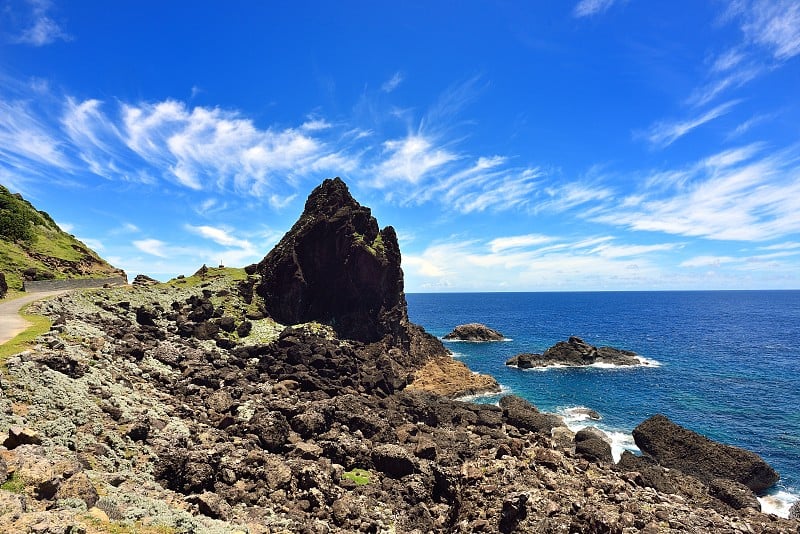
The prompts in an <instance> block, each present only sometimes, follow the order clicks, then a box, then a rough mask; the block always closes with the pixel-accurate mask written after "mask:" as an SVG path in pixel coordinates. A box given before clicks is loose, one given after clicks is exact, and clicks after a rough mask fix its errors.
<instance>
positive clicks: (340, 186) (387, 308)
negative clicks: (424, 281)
mask: <svg viewBox="0 0 800 534" xmlns="http://www.w3.org/2000/svg"><path fill="white" fill-rule="evenodd" d="M257 272H258V274H260V275H261V280H262V281H261V283H259V284H258V285H257V286H256V287H255V292H256V293H257V294H258V295H259V296H261V297H262V298H263V299H264V305H265V308H266V310H265V311H266V312H267V313H269V315H270V316H272V318H273V319H275V320H276V321H278V322H280V323H283V324H298V323H305V322H309V321H319V322H321V323H325V324H328V325H331V326H332V327H333V328H334V330H336V333H337V334H338V335H339V337H341V338H347V339H354V340H359V341H364V342H374V341H378V340H380V339H382V338H384V337H385V336H387V335H390V336H393V337H394V338H395V339H396V340H402V339H406V340H407V338H408V334H407V332H406V331H405V328H406V326H407V323H408V316H407V312H406V300H405V294H404V293H403V271H402V270H401V269H400V248H399V246H398V244H397V236H396V234H395V231H394V229H393V228H392V227H391V226H387V227H386V228H384V229H383V230H379V229H378V223H377V221H376V220H375V218H374V217H373V216H372V213H371V212H370V209H369V208H366V207H364V206H361V205H360V204H359V203H358V202H356V201H355V199H353V197H352V196H351V195H350V192H349V191H348V189H347V186H346V185H345V183H344V182H343V181H342V180H341V179H339V178H335V179H329V180H325V181H324V182H323V183H322V185H320V186H319V187H317V188H316V189H315V190H314V191H313V192H312V193H311V195H310V196H309V197H308V200H307V201H306V205H305V210H304V211H303V214H302V215H301V216H300V219H299V220H298V221H297V222H296V223H295V224H294V226H292V229H291V230H289V232H288V233H287V234H286V235H285V236H283V238H282V239H281V241H280V242H279V243H278V244H277V245H276V246H275V248H274V249H272V251H270V253H269V254H267V256H266V257H265V258H264V259H263V260H261V262H260V263H259V264H258V267H257Z"/></svg>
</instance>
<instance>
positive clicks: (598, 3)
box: [572, 0, 617, 18]
mask: <svg viewBox="0 0 800 534" xmlns="http://www.w3.org/2000/svg"><path fill="white" fill-rule="evenodd" d="M616 2H617V0H581V1H580V2H578V4H577V5H576V6H575V9H573V10H572V14H573V15H574V16H575V17H578V18H581V17H591V16H592V15H598V14H600V13H603V12H604V11H608V9H609V8H611V6H613V5H614V4H615V3H616Z"/></svg>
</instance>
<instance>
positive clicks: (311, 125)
mask: <svg viewBox="0 0 800 534" xmlns="http://www.w3.org/2000/svg"><path fill="white" fill-rule="evenodd" d="M331 126H332V124H331V123H329V122H328V121H326V120H325V119H318V118H311V119H309V120H307V121H306V122H304V123H303V124H302V125H300V129H301V130H305V131H306V132H318V131H320V130H327V129H328V128H330V127H331Z"/></svg>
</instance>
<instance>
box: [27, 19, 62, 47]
mask: <svg viewBox="0 0 800 534" xmlns="http://www.w3.org/2000/svg"><path fill="white" fill-rule="evenodd" d="M71 40H72V36H71V35H70V34H68V33H67V32H66V31H64V29H63V28H62V27H61V26H60V25H59V24H58V23H57V22H56V21H54V20H53V19H51V18H50V17H47V16H44V15H39V16H37V17H36V19H35V20H34V22H33V24H32V25H31V26H30V27H28V28H26V29H25V30H23V31H22V33H20V34H19V35H18V36H17V38H16V39H15V42H17V43H20V44H28V45H33V46H44V45H48V44H52V43H54V42H56V41H71Z"/></svg>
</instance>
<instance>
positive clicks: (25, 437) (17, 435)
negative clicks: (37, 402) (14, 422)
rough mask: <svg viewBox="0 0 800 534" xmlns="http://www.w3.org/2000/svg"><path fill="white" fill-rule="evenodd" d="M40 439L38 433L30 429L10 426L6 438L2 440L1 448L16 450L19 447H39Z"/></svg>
mask: <svg viewBox="0 0 800 534" xmlns="http://www.w3.org/2000/svg"><path fill="white" fill-rule="evenodd" d="M41 444H42V438H41V436H39V433H38V432H36V431H35V430H33V429H31V428H25V427H21V426H11V427H9V429H8V436H7V437H6V438H5V439H4V440H3V446H4V447H5V448H6V449H8V450H11V449H16V448H17V447H19V446H20V445H41Z"/></svg>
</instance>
